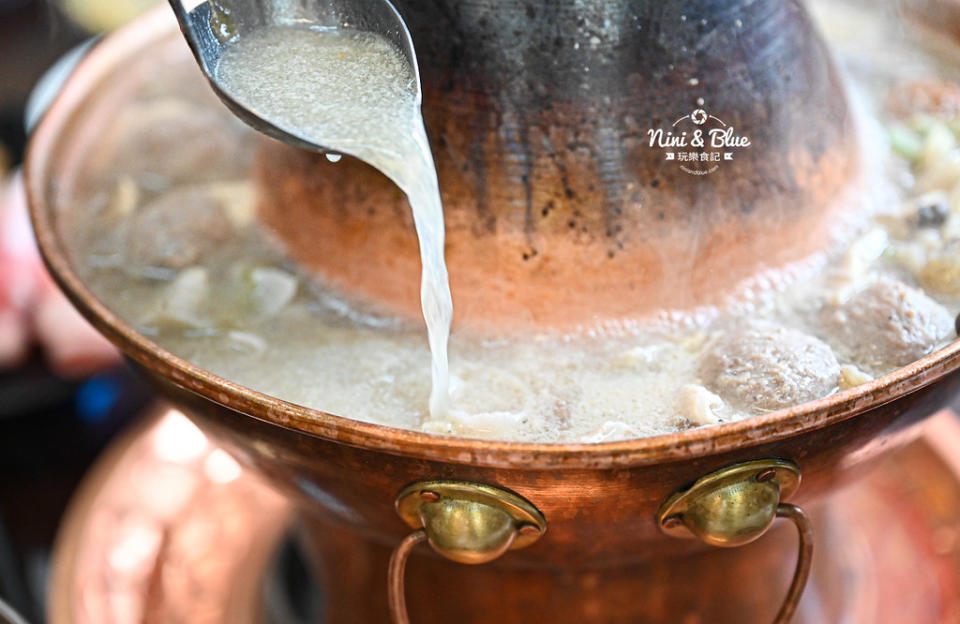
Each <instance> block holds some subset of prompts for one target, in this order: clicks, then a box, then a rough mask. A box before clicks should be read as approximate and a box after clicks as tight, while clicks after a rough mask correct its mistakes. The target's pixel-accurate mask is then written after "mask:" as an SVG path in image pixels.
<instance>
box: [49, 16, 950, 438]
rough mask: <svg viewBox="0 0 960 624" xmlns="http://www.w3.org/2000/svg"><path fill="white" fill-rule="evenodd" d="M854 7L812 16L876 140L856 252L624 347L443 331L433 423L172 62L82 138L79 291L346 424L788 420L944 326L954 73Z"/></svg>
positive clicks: (156, 64)
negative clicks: (300, 258) (268, 207)
mask: <svg viewBox="0 0 960 624" xmlns="http://www.w3.org/2000/svg"><path fill="white" fill-rule="evenodd" d="M851 11H852V10H846V9H843V10H841V9H837V8H833V7H830V6H828V5H826V4H824V5H823V6H821V7H820V11H819V12H818V13H819V15H820V18H821V22H822V23H823V28H824V32H825V33H826V36H827V38H828V40H831V41H832V42H833V43H834V49H835V50H836V52H837V54H838V57H839V58H838V60H839V62H840V65H841V66H842V67H843V68H844V70H845V72H846V73H847V74H848V78H849V88H850V90H851V93H852V94H853V96H854V98H855V99H856V100H857V101H858V102H859V103H860V104H859V108H858V110H860V112H861V114H860V117H861V118H862V126H863V132H864V141H865V144H867V145H868V146H873V145H879V146H882V147H881V149H873V148H872V147H871V148H870V151H871V152H872V153H875V154H876V156H877V158H876V160H875V162H872V163H871V167H872V168H873V174H874V175H873V184H872V188H871V189H869V193H866V194H865V197H866V199H867V201H865V204H866V206H865V207H863V208H862V211H863V212H862V214H861V215H860V217H859V222H860V228H859V234H858V235H857V237H856V238H855V239H854V240H853V241H852V242H849V243H847V244H844V245H843V246H842V247H841V248H837V249H830V250H827V251H826V252H825V253H824V254H823V255H822V257H816V258H811V259H810V262H808V263H807V270H806V271H804V272H798V273H796V274H794V275H791V276H790V279H784V280H773V281H772V282H771V284H770V286H769V288H766V289H763V288H760V287H754V288H752V289H751V290H745V291H743V292H742V293H740V296H739V299H738V301H737V302H735V303H732V304H731V305H730V306H729V307H726V308H724V309H722V310H706V311H703V310H701V311H698V313H697V314H696V315H691V316H689V317H683V316H681V315H677V316H676V318H677V320H676V322H675V323H671V324H665V323H664V322H656V323H654V322H651V323H650V324H648V325H640V326H638V327H637V328H636V330H635V332H633V333H630V334H629V335H623V334H621V335H615V336H614V335H603V336H600V335H589V333H588V334H584V335H577V336H560V335H556V334H551V333H544V334H541V335H529V336H524V337H519V338H518V337H512V338H506V337H501V336H493V335H483V336H478V335H469V334H465V333H458V332H456V331H454V333H453V335H452V336H451V338H450V363H449V366H450V387H449V404H448V406H447V408H446V409H443V410H431V409H430V395H431V386H432V383H431V379H432V377H431V370H434V371H436V370H437V369H436V365H434V367H433V369H431V357H430V350H429V347H428V341H427V339H426V336H425V332H424V328H423V326H422V325H420V324H411V323H408V322H405V321H401V320H398V319H392V318H384V317H381V316H377V315H375V314H372V313H370V312H369V311H367V310H364V309H360V308H358V307H356V306H354V305H352V304H351V302H349V301H346V300H344V299H343V298H341V297H340V296H339V295H338V294H337V293H336V292H334V291H332V290H330V289H328V288H325V287H324V285H323V284H321V283H318V282H317V281H316V280H315V279H312V278H311V276H309V275H308V274H306V273H304V272H302V271H300V270H299V269H298V267H297V266H295V265H294V264H293V263H292V262H291V261H290V259H289V258H288V257H287V256H286V255H285V254H284V252H283V249H282V246H281V245H280V243H279V242H278V241H277V240H275V239H274V238H273V236H272V235H271V233H270V232H269V231H267V230H265V228H263V227H262V226H261V225H260V224H259V223H258V221H257V218H256V205H257V191H256V187H255V185H254V183H253V182H252V180H251V170H252V168H253V166H254V162H253V161H254V158H255V155H256V153H257V142H258V141H259V140H262V139H260V138H259V137H258V136H257V135H256V133H255V132H254V131H252V130H250V129H248V128H246V127H245V126H243V125H242V124H241V123H240V122H239V121H237V120H236V119H234V118H233V117H232V115H231V114H230V113H229V112H228V111H227V110H226V109H224V107H223V106H222V105H221V104H220V103H219V102H218V101H217V100H216V98H215V97H214V96H213V95H212V94H211V93H210V91H209V88H208V87H207V86H206V85H205V84H204V82H203V79H202V78H201V76H200V75H199V72H198V70H197V69H196V67H195V65H194V64H193V61H192V60H191V58H190V57H189V54H188V52H187V50H186V48H185V46H183V47H182V49H181V48H180V47H176V48H174V47H171V50H172V51H171V52H170V53H169V54H166V55H164V56H163V57H162V60H159V61H158V60H157V59H153V60H152V61H151V62H150V63H149V64H147V63H144V64H143V65H142V66H141V67H139V70H138V71H140V72H141V73H140V75H139V77H138V80H139V81H140V82H139V86H138V87H137V95H136V98H135V101H134V103H133V104H131V103H130V102H129V100H125V101H124V104H123V105H122V106H118V107H117V109H116V110H115V111H113V113H112V114H109V115H107V114H105V115H104V118H103V119H102V120H101V121H102V124H101V125H100V126H99V128H100V131H99V132H96V133H90V136H87V137H86V138H85V140H86V142H87V145H86V148H87V149H86V151H84V155H85V160H84V164H83V167H82V175H81V176H80V178H79V181H77V182H76V183H72V184H70V183H67V184H65V186H67V187H69V188H67V189H66V190H65V192H66V193H67V194H68V195H69V197H70V198H71V201H70V203H69V206H68V210H66V211H65V212H64V214H63V215H61V216H60V223H61V234H62V236H63V237H64V239H65V241H66V244H67V246H68V249H69V251H70V253H71V257H72V261H73V263H74V265H75V267H76V270H77V271H78V273H79V274H80V276H81V277H82V278H83V279H84V280H85V281H86V282H87V283H88V284H89V286H90V287H91V289H92V290H93V292H94V293H95V294H96V296H97V297H99V298H100V299H101V300H102V301H104V302H105V303H106V304H107V305H108V306H109V307H110V308H111V309H113V310H114V311H115V312H117V313H118V314H119V315H120V316H121V317H123V318H124V319H126V320H127V321H128V322H129V323H131V324H132V325H134V326H135V327H136V328H137V329H138V330H139V331H141V332H142V333H144V334H146V335H148V336H150V337H151V338H152V339H153V340H155V341H156V342H157V343H158V344H160V345H162V346H163V347H164V348H166V349H168V350H169V351H171V352H172V353H174V354H176V355H178V356H180V357H182V358H185V359H187V360H189V361H191V362H193V363H194V364H196V365H198V366H201V367H203V368H205V369H208V370H210V371H211V372H213V373H214V374H217V375H220V376H222V377H225V378H227V379H230V380H232V381H235V382H237V383H240V384H243V385H246V386H249V387H251V388H253V389H256V390H259V391H262V392H265V393H267V394H270V395H273V396H276V397H279V398H282V399H285V400H288V401H291V402H294V403H298V404H301V405H305V406H309V407H313V408H316V409H319V410H323V411H326V412H330V413H334V414H337V415H341V416H346V417H350V418H354V419H359V420H365V421H370V422H375V423H381V424H385V425H391V426H396V427H404V428H410V429H417V430H422V431H426V432H431V433H440V434H449V435H460V436H467V437H481V438H493V439H500V440H520V441H538V442H601V441H609V440H616V439H624V438H633V437H640V436H648V435H655V434H660V433H667V432H672V431H678V430H681V429H686V428H689V427H693V426H700V425H710V424H716V423H721V422H728V421H731V420H736V419H741V418H745V417H747V416H750V415H754V414H759V413H763V412H767V411H771V410H776V409H779V408H782V407H787V406H790V405H795V404H798V403H802V402H804V401H808V400H811V399H815V398H819V397H822V396H826V395H828V394H831V393H833V392H836V391H838V390H842V389H845V388H849V387H852V386H855V385H857V384H860V383H863V382H864V381H867V380H869V379H871V378H873V377H874V376H877V375H880V374H883V373H886V372H889V371H891V370H894V369H896V368H898V367H900V366H903V365H905V364H908V363H910V362H912V361H914V360H916V359H917V358H919V357H921V356H923V355H925V354H927V353H929V352H931V351H932V350H934V349H936V348H938V347H939V346H942V345H943V344H945V343H946V342H948V341H950V340H952V339H953V338H954V337H955V335H956V334H955V329H954V315H955V314H956V313H957V311H958V310H960V143H958V135H960V88H958V87H957V86H956V85H955V84H953V83H951V82H948V81H945V79H944V77H948V78H949V77H952V76H953V75H954V70H953V69H952V68H950V67H947V66H943V65H941V64H940V63H938V62H937V61H936V58H935V57H934V56H930V55H928V54H926V53H924V52H921V51H919V50H917V49H915V48H913V47H911V46H909V45H908V44H907V43H906V42H905V41H904V40H903V38H902V37H903V35H902V33H901V32H900V31H899V30H884V29H886V28H887V26H886V23H885V22H882V21H879V20H878V21H875V22H873V23H870V22H869V20H868V18H867V17H865V16H864V15H861V14H859V13H858V12H851ZM851 23H854V24H857V28H854V29H851V28H850V27H849V26H850V24H851ZM864 24H866V25H864ZM850 33H863V34H861V35H857V36H854V35H851V34H850ZM891 33H892V34H891ZM857 37H859V38H857ZM337 54H339V52H338V53H337ZM890 58H894V59H896V62H889V60H890ZM421 132H422V129H421ZM420 140H422V139H420ZM331 147H334V148H337V146H336V145H332V144H331ZM338 149H343V151H345V152H349V151H350V150H348V149H346V147H343V148H338ZM427 157H429V154H427ZM421 164H422V165H424V166H426V162H424V163H421ZM430 165H431V167H430V169H431V170H432V162H431V163H430ZM397 171H399V170H397ZM388 174H389V175H391V177H393V179H394V180H395V181H397V183H398V185H400V186H401V187H402V188H404V189H405V190H406V191H407V193H408V194H410V195H411V197H413V195H414V193H412V192H411V190H410V188H411V187H408V186H404V185H405V184H414V183H415V182H413V181H405V180H407V179H406V178H404V177H403V176H404V175H406V174H403V173H402V172H397V173H390V172H389V171H388ZM433 184H434V187H435V178H434V182H433ZM423 193H425V194H430V193H435V188H434V189H432V190H431V189H430V188H429V184H428V185H427V190H425V191H423ZM429 201H433V200H432V199H430V200H429ZM857 209H858V210H860V209H861V208H857ZM425 210H426V214H427V215H428V216H427V217H426V218H428V219H429V218H432V217H431V216H429V215H434V214H436V213H433V212H431V211H432V210H433V208H428V209H425ZM434 225H435V222H434ZM419 226H420V223H419V222H418V228H419ZM435 260H436V257H435V256H434V257H433V259H432V260H428V259H427V258H424V262H425V267H427V262H428V261H435ZM428 273H429V271H428V270H426V269H425V271H424V278H423V279H424V281H425V282H426V280H427V276H428ZM443 281H444V284H445V277H444V280H443ZM440 296H442V292H441V293H440ZM447 296H449V295H447ZM447 322H449V319H448V320H447Z"/></svg>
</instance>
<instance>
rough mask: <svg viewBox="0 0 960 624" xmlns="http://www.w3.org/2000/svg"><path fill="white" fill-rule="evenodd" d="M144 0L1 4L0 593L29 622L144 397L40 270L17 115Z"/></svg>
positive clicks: (36, 107) (39, 615)
mask: <svg viewBox="0 0 960 624" xmlns="http://www.w3.org/2000/svg"><path fill="white" fill-rule="evenodd" d="M152 4H153V2H151V1H150V0H0V598H2V599H3V600H5V601H7V602H8V603H9V604H10V605H11V606H12V607H13V608H15V609H16V610H17V611H19V612H20V613H21V614H22V615H23V616H24V617H25V618H26V619H27V620H28V621H29V622H31V623H40V622H44V621H45V618H44V613H43V604H44V601H45V591H46V586H47V582H48V577H49V569H50V568H49V563H50V552H51V548H52V545H53V542H54V537H55V534H56V529H57V526H58V523H59V521H60V519H61V516H62V514H63V512H64V509H65V508H66V505H67V503H68V502H69V498H70V495H71V493H72V492H73V491H74V489H75V488H76V486H77V484H78V482H79V481H80V479H81V478H82V477H83V475H84V473H85V472H86V470H87V468H88V467H89V466H90V465H91V463H92V462H93V460H94V459H95V457H96V456H97V454H98V453H99V452H100V451H101V450H102V448H103V447H104V446H105V445H106V444H107V443H108V442H109V440H110V439H111V438H112V437H113V436H115V435H116V434H117V433H118V432H119V431H121V430H122V429H123V428H124V427H126V426H128V425H129V424H130V423H131V422H133V421H134V420H135V419H136V417H137V415H138V414H141V413H143V408H144V407H145V406H146V405H147V404H148V403H149V402H150V400H151V392H150V390H149V388H148V387H146V385H145V383H144V382H143V381H142V380H140V379H139V378H138V377H136V376H135V375H134V374H133V373H132V372H131V371H130V370H129V369H128V368H127V367H126V366H125V365H124V363H123V361H122V360H121V358H120V357H119V355H118V354H117V353H116V352H115V351H114V350H113V348H112V347H111V346H110V345H109V344H107V343H106V342H105V341H104V340H103V339H102V338H101V337H100V336H99V335H98V334H97V333H96V332H95V331H94V330H93V329H92V328H90V327H89V326H88V325H87V324H86V322H85V321H84V320H83V319H81V318H80V317H79V315H77V313H76V312H75V311H74V310H73V308H72V307H71V306H70V304H69V303H68V302H67V301H66V300H65V299H64V298H63V296H62V295H61V294H60V293H59V291H58V290H57V288H56V287H55V286H54V285H53V284H52V283H51V282H50V280H49V277H48V276H47V275H46V272H45V270H44V269H43V267H42V262H41V261H40V259H39V257H38V256H37V253H36V249H35V247H34V246H33V239H32V233H31V231H30V228H29V222H28V220H27V216H26V210H25V201H24V197H23V189H22V185H21V183H20V180H19V173H18V168H19V166H20V164H21V163H22V160H23V156H24V150H25V147H26V142H27V134H28V131H27V120H28V118H29V119H30V121H35V118H36V117H37V115H38V114H39V113H40V112H41V111H42V108H43V104H44V101H45V100H46V99H47V98H49V97H50V96H51V95H52V94H53V93H55V92H56V89H57V86H58V83H59V82H60V80H62V76H64V75H65V74H68V73H69V66H70V64H71V62H72V61H74V60H75V59H77V58H79V57H80V56H81V55H82V53H83V50H84V49H85V46H88V45H89V44H90V42H92V41H94V40H95V39H96V37H98V36H99V35H101V34H102V33H104V32H107V31H109V30H111V29H113V28H115V27H116V26H118V25H120V24H122V23H124V22H125V21H127V20H129V19H130V18H132V17H133V16H134V15H136V14H137V13H139V12H140V11H142V10H143V9H144V8H146V7H148V6H150V5H152ZM58 61H61V62H60V63H59V65H58ZM45 75H46V76H47V78H46V79H44V80H42V81H41V79H42V78H43V77H44V76H45ZM38 84H39V87H38ZM2 620H3V618H2V617H0V621H2Z"/></svg>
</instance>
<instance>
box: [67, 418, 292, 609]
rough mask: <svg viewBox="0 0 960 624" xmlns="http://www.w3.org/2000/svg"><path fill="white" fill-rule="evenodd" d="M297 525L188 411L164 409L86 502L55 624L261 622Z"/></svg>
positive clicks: (109, 465) (84, 493)
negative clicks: (267, 592)
mask: <svg viewBox="0 0 960 624" xmlns="http://www.w3.org/2000/svg"><path fill="white" fill-rule="evenodd" d="M251 510H256V513H251ZM288 518H289V504H288V503H286V502H285V501H284V500H283V499H282V498H281V496H280V495H279V494H277V493H275V492H274V491H272V490H270V489H269V488H268V487H267V486H266V485H264V484H263V483H262V482H261V481H260V480H259V479H258V478H257V477H255V476H254V475H252V474H250V473H249V472H247V471H245V470H243V469H242V468H241V466H240V465H239V464H238V463H237V462H236V461H235V460H234V459H233V458H232V457H230V456H229V455H228V454H227V453H226V452H224V451H223V450H221V449H219V448H216V447H215V446H214V445H212V444H211V443H210V441H209V440H207V438H206V436H204V434H203V433H202V432H201V431H200V430H199V429H197V427H196V426H194V425H193V423H191V422H190V421H189V420H187V418H186V417H185V416H183V415H182V414H181V413H179V412H177V411H175V410H172V409H166V408H165V409H163V410H159V411H158V413H157V414H156V415H155V416H153V418H152V422H151V423H150V424H149V426H148V428H147V429H146V430H145V432H143V433H141V434H140V435H137V436H136V437H135V438H128V439H127V440H126V441H122V442H120V443H118V444H117V445H115V447H114V449H113V450H112V451H110V452H108V454H107V456H105V457H104V458H103V459H102V460H101V462H100V465H99V466H98V468H97V469H95V470H94V471H93V473H92V474H91V475H90V476H89V477H88V480H87V483H86V484H85V487H84V488H83V489H82V490H81V492H80V493H79V494H78V496H77V498H76V499H75V501H74V503H73V505H72V507H71V510H70V513H69V515H68V517H67V518H66V520H65V522H64V525H63V528H62V529H61V536H60V541H59V543H58V546H57V553H56V562H55V571H54V583H53V588H54V592H55V593H54V595H53V596H51V609H50V611H51V613H50V618H51V622H52V623H53V624H67V623H69V624H128V623H135V622H136V623H141V622H142V623H151V624H161V623H173V622H178V623H179V622H189V623H190V624H205V623H215V622H216V623H226V622H230V623H231V624H233V623H241V622H245V621H246V622H254V621H256V615H257V614H256V611H257V601H258V597H259V596H258V594H259V591H257V590H258V589H259V582H260V575H261V574H262V573H263V570H264V568H265V567H266V563H267V560H268V559H269V557H270V554H271V553H272V551H273V548H274V547H275V545H276V542H277V540H278V538H279V537H280V535H281V534H282V533H283V531H284V530H285V528H286V527H287V524H288Z"/></svg>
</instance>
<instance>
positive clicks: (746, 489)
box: [657, 459, 813, 624]
mask: <svg viewBox="0 0 960 624" xmlns="http://www.w3.org/2000/svg"><path fill="white" fill-rule="evenodd" d="M799 485H800V469H799V468H798V467H797V465H796V464H794V463H793V462H790V461H787V460H783V459H761V460H755V461H748V462H743V463H740V464H734V465H733V466H727V467H726V468H721V469H719V470H717V471H715V472H711V473H710V474H708V475H706V476H704V477H701V478H700V479H698V480H697V481H696V482H695V483H694V484H693V485H692V486H690V487H689V488H687V489H684V490H681V491H678V492H676V493H674V494H673V495H672V496H670V498H668V499H667V500H666V501H665V502H664V503H663V505H661V506H660V511H658V512H657V523H658V524H659V525H660V530H662V531H663V532H664V533H666V534H667V535H670V536H673V537H680V538H691V537H695V538H697V539H699V540H701V541H703V542H705V543H707V544H711V545H713V546H721V547H735V546H742V545H744V544H748V543H750V542H752V541H754V540H755V539H757V538H759V537H760V536H761V535H763V534H764V533H766V532H767V529H769V528H770V525H771V524H773V521H774V519H776V518H787V519H789V520H791V521H792V522H793V523H794V525H796V527H797V533H798V534H799V538H800V539H799V542H800V543H799V553H798V555H797V567H796V569H795V570H794V573H793V581H792V582H791V583H790V589H789V590H788V591H787V596H786V598H785V599H784V601H783V604H782V605H781V607H780V610H779V611H778V612H777V616H776V618H775V619H774V624H787V623H788V622H789V621H790V619H791V618H792V617H793V614H794V613H795V612H796V610H797V603H798V602H799V601H800V596H801V595H802V594H803V589H804V587H806V585H807V580H808V579H809V578H810V565H811V563H812V561H813V527H812V526H811V525H810V521H809V519H808V518H807V516H806V514H805V513H804V512H803V510H802V509H800V508H799V507H797V506H795V505H788V504H786V503H781V502H780V501H781V500H782V499H785V498H787V497H788V496H790V495H791V494H793V492H795V491H796V489H797V487H799Z"/></svg>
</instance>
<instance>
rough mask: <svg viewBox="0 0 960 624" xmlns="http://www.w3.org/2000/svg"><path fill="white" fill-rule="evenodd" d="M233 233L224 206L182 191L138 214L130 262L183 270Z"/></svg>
mask: <svg viewBox="0 0 960 624" xmlns="http://www.w3.org/2000/svg"><path fill="white" fill-rule="evenodd" d="M232 230H233V228H232V225H231V221H230V219H229V217H228V216H227V213H226V211H225V210H224V209H223V207H222V206H221V205H220V202H218V201H217V200H216V199H214V198H212V197H210V196H209V195H208V194H206V193H204V192H202V191H201V190H199V189H191V188H186V189H178V190H175V191H173V192H171V193H166V194H164V195H163V196H161V197H160V198H159V199H157V200H155V201H153V202H151V203H150V204H147V205H146V206H144V207H143V208H142V209H141V210H139V211H138V212H136V213H135V215H134V216H133V217H132V221H131V224H130V229H129V231H128V233H127V244H126V249H127V253H126V258H127V260H128V261H129V262H131V263H133V264H135V265H137V266H141V267H143V266H151V267H163V268H168V269H181V268H183V267H187V266H190V265H193V264H195V263H196V262H197V261H198V260H200V259H201V258H202V257H203V256H204V255H206V254H207V253H208V252H209V251H210V250H212V249H214V248H215V247H216V246H217V244H219V243H221V242H223V241H225V240H227V239H228V238H229V237H230V236H231V234H232Z"/></svg>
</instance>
